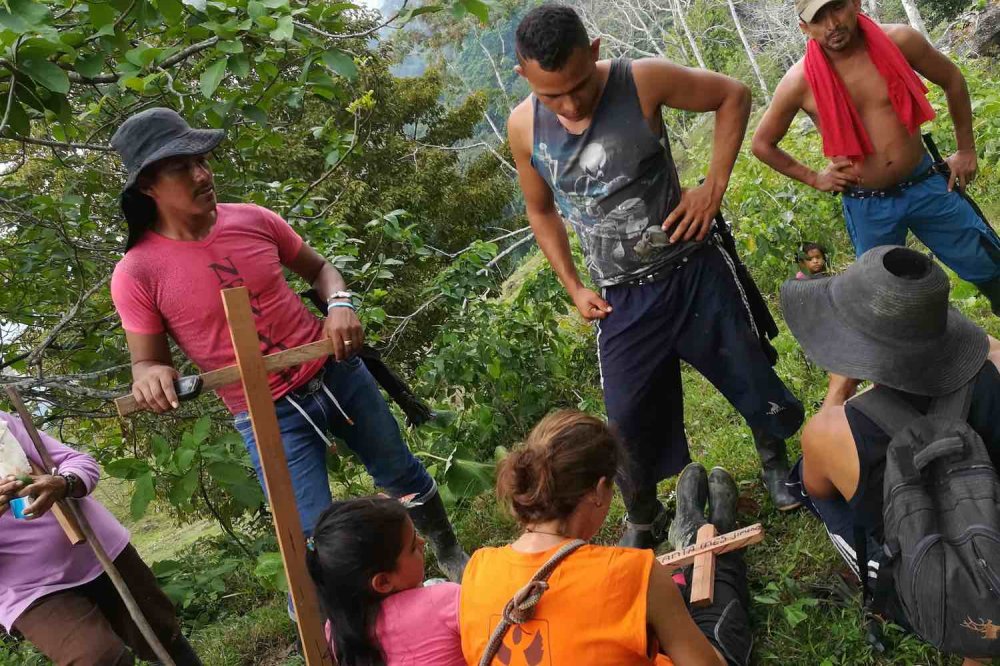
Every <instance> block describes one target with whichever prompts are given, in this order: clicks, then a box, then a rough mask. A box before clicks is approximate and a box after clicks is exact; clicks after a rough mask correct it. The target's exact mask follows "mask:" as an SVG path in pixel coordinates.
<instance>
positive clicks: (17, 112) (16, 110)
mask: <svg viewBox="0 0 1000 666" xmlns="http://www.w3.org/2000/svg"><path fill="white" fill-rule="evenodd" d="M0 99H2V98H0ZM0 104H2V103H0ZM7 122H8V123H9V124H10V128H11V129H12V130H14V133H15V134H17V135H18V136H29V135H30V134H31V120H30V119H29V118H28V114H27V113H25V111H24V107H23V106H21V103H20V102H18V101H17V100H14V102H13V103H12V104H11V105H10V118H8V119H7Z"/></svg>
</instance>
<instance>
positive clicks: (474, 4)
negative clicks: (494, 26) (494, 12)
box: [459, 0, 490, 25]
mask: <svg viewBox="0 0 1000 666" xmlns="http://www.w3.org/2000/svg"><path fill="white" fill-rule="evenodd" d="M459 2H461V3H462V6H463V7H465V9H466V10H467V11H468V12H469V13H470V14H472V15H473V16H475V17H476V18H477V19H479V22H480V23H482V24H484V25H485V24H487V23H489V21H490V8H489V5H487V4H486V3H485V2H482V0H459Z"/></svg>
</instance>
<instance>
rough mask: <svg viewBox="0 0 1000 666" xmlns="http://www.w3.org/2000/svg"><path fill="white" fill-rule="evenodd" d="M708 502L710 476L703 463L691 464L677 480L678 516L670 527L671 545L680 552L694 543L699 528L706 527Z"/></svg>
mask: <svg viewBox="0 0 1000 666" xmlns="http://www.w3.org/2000/svg"><path fill="white" fill-rule="evenodd" d="M707 502H708V474H707V473H706V472H705V468H704V467H703V466H702V464H701V463H696V462H694V463H691V464H689V465H688V466H687V467H685V468H684V470H683V471H682V472H681V475H680V478H678V479H677V514H676V515H675V516H674V522H673V524H671V525H670V543H671V545H672V546H673V547H674V548H676V549H677V550H680V549H681V548H684V547H685V546H689V545H691V544H692V543H694V539H695V536H697V534H698V528H699V527H701V526H702V525H704V524H705V523H706V522H707V521H706V520H705V504H706V503H707Z"/></svg>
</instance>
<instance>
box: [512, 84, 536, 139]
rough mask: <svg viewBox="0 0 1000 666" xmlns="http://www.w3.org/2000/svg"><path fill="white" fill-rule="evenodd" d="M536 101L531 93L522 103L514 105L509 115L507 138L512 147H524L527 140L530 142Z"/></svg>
mask: <svg viewBox="0 0 1000 666" xmlns="http://www.w3.org/2000/svg"><path fill="white" fill-rule="evenodd" d="M533 110H534V103H533V100H532V98H531V96H530V95H529V96H528V97H525V98H524V99H523V100H522V101H521V103H520V104H518V105H517V106H515V107H514V109H513V111H511V112H510V116H508V117H507V140H508V141H509V142H510V146H511V148H512V149H514V150H516V149H518V148H520V147H523V146H524V144H525V142H528V143H529V144H530V142H531V131H532V129H533V128H532V122H533V118H534V113H533Z"/></svg>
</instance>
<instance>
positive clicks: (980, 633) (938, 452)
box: [850, 380, 1000, 657]
mask: <svg viewBox="0 0 1000 666" xmlns="http://www.w3.org/2000/svg"><path fill="white" fill-rule="evenodd" d="M974 382H975V380H973V381H972V382H970V383H969V384H968V385H966V386H965V387H963V388H961V389H959V390H958V391H955V392H954V393H952V394H950V395H947V396H943V397H940V398H935V399H934V400H933V401H932V402H931V405H930V408H929V409H928V411H927V414H926V415H925V414H921V413H920V412H919V411H917V410H916V409H915V408H914V407H913V406H912V405H910V404H909V403H908V402H907V401H906V400H904V399H903V398H902V397H900V396H899V395H898V394H897V393H896V392H894V391H893V390H892V389H888V388H885V387H876V388H874V389H872V390H870V391H868V392H866V393H863V394H861V395H859V396H857V397H856V398H854V399H853V400H851V403H850V404H851V405H852V406H853V407H855V408H857V409H858V410H859V411H860V412H861V413H863V414H864V415H865V416H867V417H868V418H870V419H871V420H872V421H874V422H875V424H876V425H877V426H878V427H879V428H881V429H882V430H884V431H885V432H886V433H888V434H889V435H890V436H891V437H892V441H891V442H890V443H889V449H888V451H887V452H886V463H885V482H884V487H883V499H884V504H883V522H884V553H882V556H881V557H880V558H879V559H880V563H879V574H878V579H877V581H876V583H875V592H874V594H870V593H869V581H868V580H867V576H862V577H863V581H862V584H863V586H864V588H865V590H866V594H865V596H866V601H871V603H870V608H871V609H872V610H874V611H875V612H878V613H881V614H887V615H889V616H890V618H891V619H896V618H892V617H891V616H892V615H893V614H894V613H893V612H892V610H890V609H896V612H897V613H898V612H899V611H901V612H902V614H903V616H904V617H903V618H900V619H901V620H903V621H901V622H899V623H900V624H903V625H904V626H908V627H909V628H911V629H912V630H913V631H914V632H915V633H916V634H917V635H919V636H920V637H921V638H923V639H924V640H926V641H927V642H928V643H931V644H932V645H934V646H935V647H936V648H937V649H939V650H941V651H942V652H945V653H949V654H956V655H961V656H965V657H993V656H1000V480H998V478H997V472H996V470H995V469H994V467H993V464H992V462H991V461H990V457H989V455H988V454H987V452H986V447H985V445H984V444H983V440H982V439H981V438H980V437H979V434H978V433H976V432H975V431H974V430H973V429H972V427H971V426H969V424H968V423H967V418H968V413H969V406H970V403H971V401H972V387H973V384H974ZM865 541H866V540H865ZM856 542H857V543H856V546H857V551H858V560H859V562H858V564H859V567H858V570H859V571H861V572H866V571H867V569H868V562H867V559H868V558H867V556H866V554H865V553H864V551H865V550H866V548H865V545H864V543H863V542H861V541H859V540H858V539H856ZM893 597H894V598H893ZM897 602H898V603H897ZM887 611H888V613H887Z"/></svg>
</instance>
